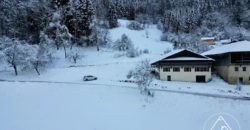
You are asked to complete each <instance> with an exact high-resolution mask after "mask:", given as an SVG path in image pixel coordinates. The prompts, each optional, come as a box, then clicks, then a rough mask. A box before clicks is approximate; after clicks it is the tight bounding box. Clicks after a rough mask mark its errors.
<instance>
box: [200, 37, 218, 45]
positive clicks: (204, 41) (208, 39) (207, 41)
mask: <svg viewBox="0 0 250 130" xmlns="http://www.w3.org/2000/svg"><path fill="white" fill-rule="evenodd" d="M201 43H202V44H204V45H215V38H214V37H203V38H201Z"/></svg>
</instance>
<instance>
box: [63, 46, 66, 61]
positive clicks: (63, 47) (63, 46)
mask: <svg viewBox="0 0 250 130" xmlns="http://www.w3.org/2000/svg"><path fill="white" fill-rule="evenodd" d="M63 49H64V57H65V58H67V52H66V47H65V45H63Z"/></svg>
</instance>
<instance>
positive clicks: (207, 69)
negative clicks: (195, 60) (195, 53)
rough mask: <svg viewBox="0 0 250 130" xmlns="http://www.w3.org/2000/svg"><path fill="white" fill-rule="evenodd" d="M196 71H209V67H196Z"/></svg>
mask: <svg viewBox="0 0 250 130" xmlns="http://www.w3.org/2000/svg"><path fill="white" fill-rule="evenodd" d="M195 72H209V67H195Z"/></svg>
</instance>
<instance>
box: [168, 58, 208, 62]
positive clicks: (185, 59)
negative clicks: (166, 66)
mask: <svg viewBox="0 0 250 130" xmlns="http://www.w3.org/2000/svg"><path fill="white" fill-rule="evenodd" d="M208 59H211V58H197V57H177V58H169V59H164V60H163V61H180V60H183V61H188V60H192V61H194V60H198V61H201V60H208ZM211 60H212V59H211Z"/></svg>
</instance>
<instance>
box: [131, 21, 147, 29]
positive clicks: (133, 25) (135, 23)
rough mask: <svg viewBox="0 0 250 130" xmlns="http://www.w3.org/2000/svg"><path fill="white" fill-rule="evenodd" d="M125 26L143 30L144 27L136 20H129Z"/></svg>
mask: <svg viewBox="0 0 250 130" xmlns="http://www.w3.org/2000/svg"><path fill="white" fill-rule="evenodd" d="M127 27H128V28H129V29H131V30H143V29H144V28H145V27H144V25H143V24H141V23H139V22H136V21H133V22H131V23H130V24H129V25H128V26H127Z"/></svg>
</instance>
